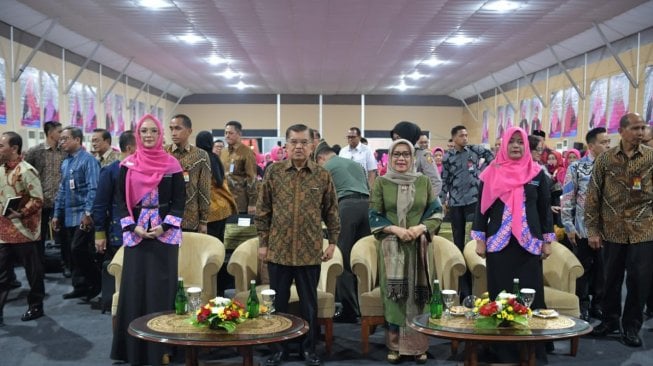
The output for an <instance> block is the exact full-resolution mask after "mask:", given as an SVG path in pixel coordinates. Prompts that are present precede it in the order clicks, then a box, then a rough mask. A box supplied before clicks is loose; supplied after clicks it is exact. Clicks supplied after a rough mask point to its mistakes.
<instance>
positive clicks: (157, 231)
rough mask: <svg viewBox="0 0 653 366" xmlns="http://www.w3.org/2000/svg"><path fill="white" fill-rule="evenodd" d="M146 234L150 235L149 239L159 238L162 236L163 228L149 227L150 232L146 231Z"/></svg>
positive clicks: (159, 226)
mask: <svg viewBox="0 0 653 366" xmlns="http://www.w3.org/2000/svg"><path fill="white" fill-rule="evenodd" d="M147 233H148V234H149V235H150V236H149V238H150V239H156V238H158V237H159V236H161V235H163V226H161V225H157V226H155V227H151V228H150V230H148V231H147Z"/></svg>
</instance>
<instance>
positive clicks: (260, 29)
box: [0, 0, 653, 97]
mask: <svg viewBox="0 0 653 366" xmlns="http://www.w3.org/2000/svg"><path fill="white" fill-rule="evenodd" d="M488 2H489V1H487V0H240V1H219V0H213V1H210V0H168V3H169V4H170V7H167V8H163V9H159V10H150V9H147V8H144V7H141V6H139V5H138V4H139V1H138V0H112V1H107V0H48V1H42V0H0V6H1V8H2V12H0V20H1V21H3V22H5V23H7V24H10V25H13V26H15V27H17V28H20V29H22V30H25V31H27V32H29V33H32V34H34V35H36V36H41V35H42V34H43V33H44V32H45V30H46V29H47V27H48V25H49V24H50V19H53V18H56V19H57V26H55V28H54V30H53V31H52V32H51V33H50V34H48V35H47V37H46V38H47V39H48V40H49V41H52V42H54V43H56V44H58V45H60V46H62V47H64V48H66V49H70V50H71V51H73V52H76V53H79V54H80V55H82V56H84V57H86V56H88V55H89V54H90V53H91V51H92V50H93V48H94V47H95V42H97V41H100V40H101V41H102V47H101V48H100V50H99V51H98V53H97V54H96V55H95V56H94V58H93V59H94V60H95V61H98V62H100V63H102V64H104V65H107V66H109V67H111V68H113V69H115V70H118V71H120V70H122V68H123V67H124V65H125V64H126V63H127V60H128V59H130V58H132V57H133V58H134V61H133V64H132V65H131V66H130V67H129V68H128V70H127V74H128V75H129V76H130V77H131V78H136V79H138V80H140V81H146V80H147V79H148V77H149V75H150V73H153V77H152V79H151V80H150V84H151V85H153V86H155V87H157V88H158V89H161V90H164V89H165V88H166V86H168V84H170V83H171V87H170V93H171V94H173V95H176V96H180V95H182V94H183V93H184V91H185V90H186V89H188V90H189V93H237V92H241V91H239V90H238V89H236V88H235V87H234V85H235V84H236V83H238V81H242V82H243V83H245V84H248V85H250V86H251V87H249V88H247V89H245V90H244V91H242V92H245V93H257V94H262V93H280V94H399V93H406V94H418V95H432V94H433V95H441V94H446V95H452V96H456V97H468V96H470V95H475V94H476V93H475V92H474V91H473V88H472V87H471V85H472V84H473V85H475V86H476V88H477V89H478V91H479V92H482V91H484V90H487V89H491V88H493V87H494V85H495V82H494V81H493V80H492V78H490V77H489V75H490V74H492V73H494V75H495V77H496V78H497V80H498V81H499V82H500V83H505V82H508V81H511V80H514V79H516V78H519V77H521V72H520V71H519V69H518V68H516V67H515V62H516V61H518V60H519V61H520V63H521V65H522V67H524V69H525V70H526V72H527V73H531V72H534V71H537V70H540V69H542V68H546V67H548V66H551V65H552V64H555V59H553V57H552V56H551V55H550V52H549V51H548V50H547V45H554V49H555V50H556V52H557V53H558V54H559V55H560V57H562V58H563V59H565V58H569V57H573V56H576V55H578V54H582V53H583V52H586V51H588V50H592V49H595V48H597V47H600V46H601V45H602V44H603V41H602V39H601V38H600V37H599V36H598V34H597V33H596V31H595V30H594V29H593V27H594V26H593V24H594V22H597V23H599V24H601V29H602V30H603V32H604V33H605V34H606V36H607V37H608V39H610V40H611V41H613V40H617V39H620V38H623V37H625V36H628V35H630V34H633V33H636V32H638V31H641V30H643V29H647V28H650V27H651V26H653V2H651V1H645V0H619V1H614V0H524V1H518V3H519V8H518V9H516V10H512V11H508V12H506V13H497V12H492V11H488V10H485V9H484V8H483V6H484V5H485V4H486V3H488ZM187 34H194V35H196V36H198V37H199V41H198V42H197V43H195V44H192V45H190V44H187V43H185V42H183V41H181V40H180V38H179V37H182V36H184V35H187ZM458 35H464V36H467V37H473V38H474V42H473V43H471V44H468V45H465V46H456V45H450V44H447V43H445V41H446V40H447V39H449V38H451V37H454V36H458ZM211 55H219V56H220V57H223V58H226V59H228V60H229V67H230V68H231V70H233V71H234V72H236V73H238V74H239V76H238V77H236V78H234V79H231V80H228V79H226V78H225V77H223V76H221V75H219V73H221V72H223V71H224V70H225V69H226V67H227V64H221V65H211V64H209V63H208V62H207V61H206V59H207V58H208V57H209V56H211ZM431 55H435V56H437V57H438V58H439V59H440V60H443V61H446V63H445V64H441V65H439V66H436V67H430V66H427V65H425V64H424V61H426V60H428V59H429V58H430V57H431ZM415 71H417V72H419V73H420V74H422V75H423V77H422V78H421V79H419V80H412V79H409V78H407V77H405V76H406V75H409V74H412V73H413V72H415ZM402 79H403V80H404V81H405V83H406V84H407V85H408V86H410V88H409V89H407V90H405V91H403V92H402V91H399V90H397V89H395V88H393V87H394V86H396V85H398V84H399V83H400V81H401V80H402Z"/></svg>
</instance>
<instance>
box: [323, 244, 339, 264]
mask: <svg viewBox="0 0 653 366" xmlns="http://www.w3.org/2000/svg"><path fill="white" fill-rule="evenodd" d="M335 250H336V245H335V244H333V243H329V246H328V247H327V248H326V250H325V251H324V254H322V262H326V261H328V260H329V259H331V258H333V252H335Z"/></svg>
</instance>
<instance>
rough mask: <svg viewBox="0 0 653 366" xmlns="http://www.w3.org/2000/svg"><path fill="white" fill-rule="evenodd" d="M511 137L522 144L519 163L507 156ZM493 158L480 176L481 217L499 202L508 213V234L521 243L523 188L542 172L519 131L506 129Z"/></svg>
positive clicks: (512, 128) (518, 129) (521, 130)
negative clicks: (495, 202) (518, 137)
mask: <svg viewBox="0 0 653 366" xmlns="http://www.w3.org/2000/svg"><path fill="white" fill-rule="evenodd" d="M514 133H519V134H520V135H521V138H522V140H523V141H524V154H523V155H522V157H521V158H520V159H519V160H512V159H510V157H509V156H508V148H509V147H508V144H509V141H510V138H511V137H512V135H513V134H514ZM501 141H503V142H502V143H501V147H500V148H499V151H498V152H497V157H496V158H495V159H494V160H493V161H492V163H490V165H489V166H488V167H487V168H486V169H485V170H484V171H483V172H482V173H481V175H480V179H481V181H482V182H483V193H482V197H481V213H485V212H486V211H487V210H488V209H489V208H490V206H492V204H493V203H494V201H496V200H497V199H500V200H501V201H502V202H503V203H504V204H505V205H506V206H508V207H509V208H510V211H511V212H512V217H513V220H512V234H513V235H514V236H515V238H517V239H518V240H519V241H520V242H521V237H522V233H521V231H522V223H521V219H520V218H521V217H522V214H523V213H522V202H524V185H525V184H526V183H528V182H530V181H531V180H532V179H533V178H534V177H535V176H536V175H537V174H538V173H539V172H540V170H541V169H542V168H541V167H540V166H539V165H538V164H537V163H536V162H534V161H533V158H532V157H531V154H530V152H529V149H528V135H527V134H526V131H524V130H523V129H521V128H519V127H510V128H508V130H507V131H506V132H505V133H504V134H503V138H502V139H501Z"/></svg>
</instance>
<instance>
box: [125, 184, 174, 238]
mask: <svg viewBox="0 0 653 366" xmlns="http://www.w3.org/2000/svg"><path fill="white" fill-rule="evenodd" d="M141 206H142V208H141V213H140V215H138V220H136V222H134V219H133V218H132V217H125V218H122V219H121V220H120V225H121V226H122V227H123V230H124V229H125V228H126V227H128V226H131V225H137V226H141V227H143V228H144V229H145V230H146V231H147V230H148V229H149V228H152V227H156V226H158V225H162V224H168V225H169V228H168V230H165V232H164V233H163V234H162V235H161V236H159V237H158V238H157V240H158V241H160V242H162V243H166V244H179V243H181V217H176V216H172V215H167V216H166V217H165V219H163V220H161V216H159V208H158V207H159V190H158V189H154V190H153V191H152V192H149V193H147V194H146V195H145V197H143V199H142V200H141ZM142 240H143V238H141V237H140V236H138V235H136V233H135V232H133V231H132V230H125V231H123V233H122V242H123V245H125V246H127V247H133V246H135V245H137V244H138V243H140V242H141V241H142Z"/></svg>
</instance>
